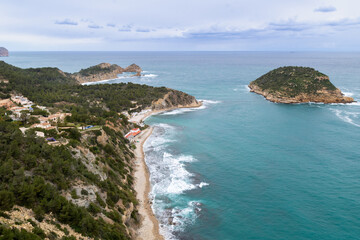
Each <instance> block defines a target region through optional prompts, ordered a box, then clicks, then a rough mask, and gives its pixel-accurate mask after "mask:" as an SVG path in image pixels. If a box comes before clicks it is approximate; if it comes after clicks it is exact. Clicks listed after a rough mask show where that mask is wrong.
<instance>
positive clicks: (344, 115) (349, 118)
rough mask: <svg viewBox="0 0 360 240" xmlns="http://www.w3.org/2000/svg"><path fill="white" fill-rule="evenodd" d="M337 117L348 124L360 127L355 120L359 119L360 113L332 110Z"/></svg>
mask: <svg viewBox="0 0 360 240" xmlns="http://www.w3.org/2000/svg"><path fill="white" fill-rule="evenodd" d="M331 110H332V111H333V112H334V113H335V115H336V116H337V117H338V118H340V119H341V120H342V121H344V122H346V123H350V124H352V125H354V126H356V127H360V124H358V123H356V122H355V121H354V120H355V119H354V118H358V116H359V115H360V113H359V112H357V113H356V112H349V111H346V110H340V109H331Z"/></svg>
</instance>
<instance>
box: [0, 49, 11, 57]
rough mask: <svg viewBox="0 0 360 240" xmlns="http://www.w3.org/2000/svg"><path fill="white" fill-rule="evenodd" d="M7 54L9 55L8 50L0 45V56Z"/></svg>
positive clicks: (6, 55)
mask: <svg viewBox="0 0 360 240" xmlns="http://www.w3.org/2000/svg"><path fill="white" fill-rule="evenodd" d="M8 56H9V51H8V50H7V49H6V48H4V47H0V57H8Z"/></svg>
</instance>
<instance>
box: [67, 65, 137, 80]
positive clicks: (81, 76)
mask: <svg viewBox="0 0 360 240" xmlns="http://www.w3.org/2000/svg"><path fill="white" fill-rule="evenodd" d="M141 71H142V69H141V68H140V67H139V66H138V65H136V64H131V65H130V66H128V67H126V68H122V67H120V66H118V65H116V64H110V63H100V64H98V65H95V66H92V67H89V68H86V69H82V70H80V71H79V72H77V73H74V74H72V75H71V76H72V77H73V78H75V79H76V81H77V82H79V83H85V82H97V81H102V80H107V79H114V78H117V77H118V75H119V74H122V73H124V72H134V73H135V74H134V76H141Z"/></svg>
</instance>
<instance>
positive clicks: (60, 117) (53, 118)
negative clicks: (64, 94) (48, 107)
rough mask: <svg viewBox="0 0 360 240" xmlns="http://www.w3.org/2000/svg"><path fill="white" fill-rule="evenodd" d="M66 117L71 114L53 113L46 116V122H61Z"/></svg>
mask: <svg viewBox="0 0 360 240" xmlns="http://www.w3.org/2000/svg"><path fill="white" fill-rule="evenodd" d="M66 116H71V113H60V112H58V113H55V114H51V115H50V116H48V117H47V118H48V121H53V122H57V121H60V122H63V121H64V120H65V118H66Z"/></svg>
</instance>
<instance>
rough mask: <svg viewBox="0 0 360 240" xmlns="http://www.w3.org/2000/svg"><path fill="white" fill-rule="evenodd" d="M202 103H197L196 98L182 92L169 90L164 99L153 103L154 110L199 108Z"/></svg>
mask: <svg viewBox="0 0 360 240" xmlns="http://www.w3.org/2000/svg"><path fill="white" fill-rule="evenodd" d="M201 105H202V103H201V102H199V101H197V100H196V98H195V97H194V96H191V95H189V94H186V93H184V92H181V91H177V90H172V89H169V92H168V93H167V94H165V96H164V97H163V98H160V99H158V100H156V101H154V102H153V103H152V109H153V110H162V109H171V108H185V107H186V108H188V107H199V106H201Z"/></svg>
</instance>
